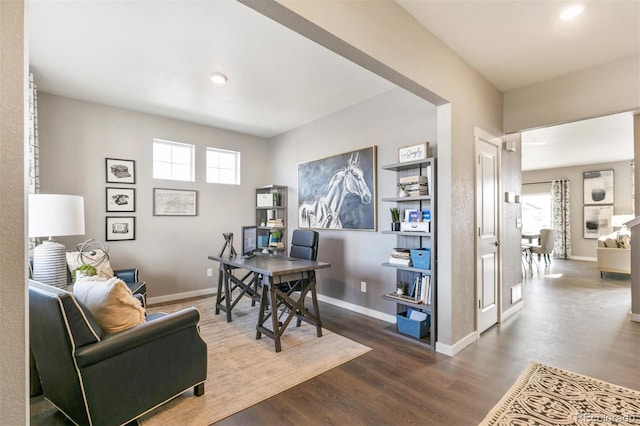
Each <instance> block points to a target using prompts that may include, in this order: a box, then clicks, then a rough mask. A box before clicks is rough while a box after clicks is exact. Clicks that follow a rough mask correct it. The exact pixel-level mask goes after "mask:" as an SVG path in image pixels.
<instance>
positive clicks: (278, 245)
mask: <svg viewBox="0 0 640 426" xmlns="http://www.w3.org/2000/svg"><path fill="white" fill-rule="evenodd" d="M269 247H275V248H284V243H283V242H282V241H271V242H270V243H269Z"/></svg>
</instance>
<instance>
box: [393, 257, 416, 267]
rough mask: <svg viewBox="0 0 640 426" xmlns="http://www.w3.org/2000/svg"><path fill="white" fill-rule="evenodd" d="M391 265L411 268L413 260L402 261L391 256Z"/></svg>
mask: <svg viewBox="0 0 640 426" xmlns="http://www.w3.org/2000/svg"><path fill="white" fill-rule="evenodd" d="M389 263H390V264H392V265H400V266H411V259H401V258H399V257H393V256H389Z"/></svg>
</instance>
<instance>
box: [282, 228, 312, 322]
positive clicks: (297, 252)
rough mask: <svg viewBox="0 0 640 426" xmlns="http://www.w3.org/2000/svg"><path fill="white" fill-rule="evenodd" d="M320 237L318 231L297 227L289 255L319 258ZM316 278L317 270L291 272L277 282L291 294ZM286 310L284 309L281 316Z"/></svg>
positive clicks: (283, 290) (302, 257)
mask: <svg viewBox="0 0 640 426" xmlns="http://www.w3.org/2000/svg"><path fill="white" fill-rule="evenodd" d="M319 240H320V238H319V235H318V232H317V231H313V230H310V229H295V230H294V231H293V235H292V237H291V249H290V250H289V257H295V258H296V259H306V260H316V259H317V258H318V242H319ZM311 278H315V271H311V272H310V273H307V275H305V274H303V273H300V274H289V275H286V276H284V277H280V281H279V282H278V283H276V285H277V286H278V288H279V289H280V290H281V291H282V292H284V293H286V294H287V295H291V293H293V292H294V291H299V290H301V289H302V287H303V285H304V284H306V282H307V281H308V280H310V279H311ZM311 293H312V294H311V296H312V297H313V298H315V297H316V292H315V289H314V290H313V291H312V292H311ZM285 311H286V309H285V310H283V311H282V312H281V313H280V316H282V314H284V312H285ZM298 326H300V320H299V319H298Z"/></svg>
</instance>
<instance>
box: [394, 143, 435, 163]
mask: <svg viewBox="0 0 640 426" xmlns="http://www.w3.org/2000/svg"><path fill="white" fill-rule="evenodd" d="M428 155H429V142H425V143H419V144H416V145H408V146H403V147H401V148H399V149H398V163H407V162H409V161H417V160H424V159H425V158H427V157H428Z"/></svg>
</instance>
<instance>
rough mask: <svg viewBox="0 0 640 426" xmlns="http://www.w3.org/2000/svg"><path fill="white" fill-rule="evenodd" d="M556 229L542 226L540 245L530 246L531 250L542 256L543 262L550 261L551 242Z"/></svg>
mask: <svg viewBox="0 0 640 426" xmlns="http://www.w3.org/2000/svg"><path fill="white" fill-rule="evenodd" d="M556 233H557V231H556V230H555V229H552V228H542V229H541V230H540V245H538V246H531V252H532V253H535V254H537V255H538V259H540V255H542V256H543V257H544V263H545V264H550V263H551V254H552V253H553V243H554V241H555V239H556Z"/></svg>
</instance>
